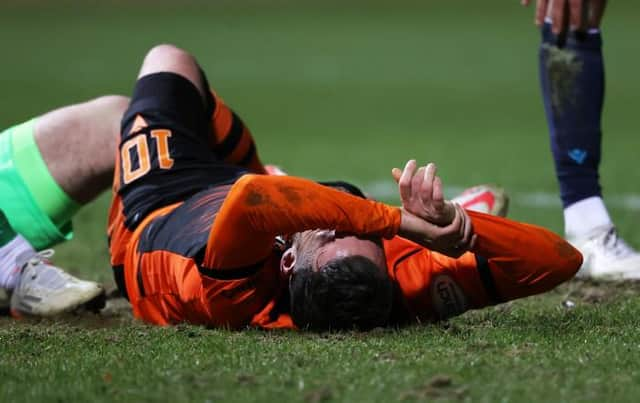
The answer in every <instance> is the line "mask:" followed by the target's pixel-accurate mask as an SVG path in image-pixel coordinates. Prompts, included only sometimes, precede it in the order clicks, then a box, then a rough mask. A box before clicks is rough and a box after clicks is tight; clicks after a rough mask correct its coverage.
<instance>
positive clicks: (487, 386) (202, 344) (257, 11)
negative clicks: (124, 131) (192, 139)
mask: <svg viewBox="0 0 640 403" xmlns="http://www.w3.org/2000/svg"><path fill="white" fill-rule="evenodd" d="M130 3H133V4H130ZM517 3H518V2H516V1H502V0H501V1H497V0H492V1H482V2H471V1H467V2H453V1H447V2H445V1H428V2H426V1H425V2H419V1H407V0H402V1H394V2H387V1H382V0H374V1H365V0H357V1H349V2H339V1H335V0H330V1H325V2H311V1H293V0H276V1H273V2H261V1H258V0H251V1H242V2H238V1H236V2H234V1H230V0H223V1H222V0H221V1H216V2H205V1H201V2H195V1H193V0H191V1H188V2H180V3H178V2H176V3H175V4H174V3H168V2H160V3H158V2H151V1H139V2H124V1H107V2H104V1H103V2H97V1H90V2H71V1H60V2H44V1H27V2H22V1H17V0H10V1H4V2H1V3H0V49H1V50H2V57H1V58H0V127H2V128H5V127H8V126H9V125H11V124H14V123H18V122H22V121H24V120H26V119H28V118H30V117H32V116H34V115H38V114H40V113H43V112H45V111H47V110H50V109H52V108H55V107H58V106H62V105H65V104H68V103H72V102H79V101H82V100H86V99H89V98H91V97H95V96H98V95H102V94H107V93H121V94H129V93H130V91H131V88H132V85H133V83H134V79H135V76H136V74H137V69H138V67H139V65H140V62H141V61H142V57H143V55H144V52H145V51H146V50H147V49H148V48H150V47H151V46H152V45H154V44H157V43H162V42H171V43H175V44H177V45H179V46H182V47H184V48H186V49H188V50H190V51H191V52H193V53H194V54H196V55H197V56H198V57H199V60H200V61H201V64H202V65H203V67H204V68H205V70H206V71H207V72H208V74H209V77H210V81H211V83H212V85H213V86H214V87H216V89H217V90H218V92H219V93H220V94H221V95H222V96H224V98H225V99H226V100H227V101H228V103H229V104H231V105H232V106H233V107H234V108H235V109H236V110H237V111H239V113H240V114H241V115H242V116H243V118H244V119H245V120H246V121H247V123H248V124H249V126H250V127H251V128H252V130H253V131H254V133H255V136H256V139H257V142H258V147H259V149H260V153H261V155H262V158H263V160H265V161H269V162H273V163H278V164H281V165H282V166H284V167H285V168H286V169H288V170H289V171H290V172H292V173H295V174H299V175H303V176H309V177H312V178H316V179H336V178H342V179H348V180H351V181H353V182H355V183H357V184H360V185H362V186H363V187H364V188H367V187H369V188H373V189H374V190H375V191H374V193H376V194H378V195H380V196H381V197H383V198H385V199H386V200H388V201H390V202H394V201H396V199H395V198H394V197H392V196H390V195H392V194H393V184H392V182H391V181H390V176H389V171H390V169H391V168H392V167H393V166H398V165H400V164H402V163H403V162H404V161H406V159H408V158H417V159H418V160H419V161H421V162H427V161H435V162H437V163H438V164H439V168H440V173H441V175H442V177H443V181H444V183H445V186H447V185H448V186H450V187H451V188H453V189H460V188H463V187H465V186H470V185H473V184H476V183H481V182H495V183H499V184H501V185H503V186H504V187H506V188H507V189H508V190H509V191H510V192H511V193H512V194H513V195H514V198H513V203H512V214H511V216H512V217H515V218H517V219H520V220H524V221H528V222H533V223H536V224H540V225H544V226H547V227H549V228H551V229H553V230H554V231H556V232H561V231H562V221H561V220H562V215H561V209H560V204H559V201H557V198H556V197H555V195H556V193H557V184H556V181H555V177H554V173H553V166H552V160H551V156H550V153H549V145H548V140H547V134H546V127H545V122H544V116H543V111H542V104H541V101H540V94H539V89H538V82H537V47H538V44H539V39H538V38H539V35H538V32H537V30H536V29H535V28H534V27H533V25H532V19H533V17H532V15H533V14H532V12H533V10H527V9H523V8H521V7H520V6H519V5H518V4H517ZM639 11H640V8H639V7H638V6H637V5H635V4H633V2H623V1H613V2H610V4H609V9H608V14H607V16H606V18H605V24H604V31H605V37H604V39H605V56H606V70H607V97H606V106H605V118H604V132H605V133H604V148H603V165H602V170H601V179H602V183H603V186H604V192H605V197H608V198H610V199H611V201H612V208H611V213H612V215H613V217H614V220H615V221H616V223H617V224H618V225H619V229H620V231H621V232H622V234H623V236H624V237H625V238H626V239H628V240H629V241H630V242H631V243H632V244H633V245H635V246H636V247H640V231H638V224H639V223H640V220H639V218H638V214H639V208H640V206H639V203H638V200H639V199H640V187H639V183H640V169H639V168H638V164H637V161H638V157H637V155H638V150H640V136H639V135H638V134H640V130H639V126H638V124H637V116H638V113H637V110H638V104H639V103H640V95H639V94H640V79H639V78H638V73H637V72H638V71H639V70H640V57H639V56H638V49H639V45H638V40H639V39H640V26H639V25H638V24H637V15H638V12H639ZM389 189H391V190H389ZM0 197H2V196H1V195H0ZM108 201H109V200H108V195H105V196H104V197H102V198H100V199H99V200H97V201H96V202H95V203H93V204H91V205H90V206H88V207H86V208H84V209H83V210H82V211H81V212H80V214H79V215H78V218H77V220H76V221H75V223H74V224H75V229H76V233H75V235H76V236H75V239H74V240H73V241H71V242H69V243H68V244H65V245H61V246H60V247H58V248H57V255H56V258H57V260H56V261H57V262H58V263H59V264H60V265H62V266H64V267H67V268H68V269H69V270H70V271H71V272H73V273H74V274H76V275H79V276H83V277H85V278H91V279H96V280H99V281H102V282H104V283H105V284H107V285H109V286H111V287H112V286H113V282H112V280H111V274H110V270H109V267H108V260H107V251H106V239H105V238H106V236H105V221H106V209H107V206H108ZM639 295H640V286H638V285H634V284H625V285H602V284H585V283H579V282H572V283H570V284H568V285H564V286H562V287H561V288H560V289H559V290H556V291H554V292H552V293H550V294H548V295H545V296H540V297H536V298H531V299H528V300H524V301H517V302H514V303H510V304H507V305H504V306H501V307H497V308H493V309H487V310H483V311H479V312H470V313H467V314H465V315H463V316H462V317H459V318H455V319H453V320H451V321H449V322H448V323H446V324H438V325H426V326H420V327H415V328H410V329H403V330H399V331H375V332H372V333H370V334H357V333H354V334H337V335H308V334H298V333H291V332H284V333H281V332H275V333H268V332H260V331H249V332H229V331H221V330H207V329H203V328H199V327H193V326H178V327H174V328H154V327H149V326H146V325H144V324H141V323H139V322H136V321H133V320H132V319H131V318H130V316H129V315H127V314H126V313H123V312H126V309H125V310H124V311H122V310H115V311H113V312H112V313H110V314H105V315H103V316H102V317H93V316H86V315H82V316H72V317H68V318H64V319H61V320H55V321H48V320H42V321H19V322H17V321H14V320H11V319H7V318H0V401H2V402H26V401H65V402H66V401H172V402H187V401H198V402H207V401H210V402H215V401H238V402H251V401H255V402H264V401H277V400H283V401H300V402H320V401H345V402H355V401H363V402H369V401H379V402H387V401H425V400H426V401H431V400H438V401H486V402H497V401H505V402H508V401H513V402H522V401H567V402H574V401H594V402H596V401H597V402H600V401H616V402H618V401H629V402H631V401H637V396H639V395H640V369H639V368H640V337H639V336H640V325H639V323H640V319H639V314H640V297H639ZM567 299H568V300H571V301H573V302H574V303H575V307H574V308H572V309H567V308H565V307H563V305H562V302H563V301H565V300H567Z"/></svg>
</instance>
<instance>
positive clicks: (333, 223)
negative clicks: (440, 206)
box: [204, 175, 401, 269]
mask: <svg viewBox="0 0 640 403" xmlns="http://www.w3.org/2000/svg"><path fill="white" fill-rule="evenodd" d="M400 220H401V216H400V210H399V209H398V208H396V207H390V206H387V205H385V204H382V203H379V202H375V201H371V200H365V199H362V198H359V197H356V196H352V195H350V194H347V193H345V192H341V191H339V190H335V189H332V188H329V187H326V186H322V185H319V184H317V183H315V182H313V181H310V180H307V179H302V178H296V177H291V176H266V175H245V176H243V177H242V178H240V179H239V180H238V181H237V182H236V183H235V184H234V185H233V187H232V188H231V190H230V192H229V195H228V196H227V198H226V200H225V201H224V203H223V205H222V207H221V208H220V212H219V213H218V215H217V217H216V219H215V222H214V224H213V226H212V228H211V232H210V235H209V243H208V245H207V249H206V253H205V259H204V264H205V266H206V267H208V268H213V269H217V268H234V267H240V266H245V265H250V264H254V263H256V262H258V261H260V260H261V259H264V258H266V257H267V256H268V255H269V254H270V252H271V249H272V247H273V238H274V236H276V235H279V234H291V233H294V232H299V231H304V230H308V229H318V228H322V229H324V228H331V229H335V230H336V231H339V232H346V233H354V234H360V235H376V236H382V237H385V238H390V237H392V236H394V235H395V234H396V233H397V232H398V229H399V227H400Z"/></svg>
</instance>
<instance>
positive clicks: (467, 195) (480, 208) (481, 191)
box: [451, 184, 509, 217]
mask: <svg viewBox="0 0 640 403" xmlns="http://www.w3.org/2000/svg"><path fill="white" fill-rule="evenodd" d="M451 201H452V202H454V203H458V204H459V205H461V206H462V207H463V208H464V209H465V210H471V211H477V212H480V213H485V214H491V215H495V216H499V217H506V216H507V211H508V210H509V197H508V196H507V193H506V192H505V190H504V189H502V188H501V187H498V186H495V185H490V184H486V185H478V186H474V187H471V188H469V189H466V190H465V191H464V192H462V193H461V194H460V195H459V196H456V197H454V198H453V199H451Z"/></svg>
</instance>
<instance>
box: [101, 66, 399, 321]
mask: <svg viewBox="0 0 640 403" xmlns="http://www.w3.org/2000/svg"><path fill="white" fill-rule="evenodd" d="M216 104H217V105H218V109H214V108H213V107H210V106H211V103H207V102H203V100H202V97H201V96H200V94H199V92H198V90H197V89H196V88H195V86H194V85H193V84H192V83H191V82H189V81H188V80H186V79H184V78H183V77H180V76H178V75H175V74H171V73H158V74H152V75H149V76H145V77H143V78H141V79H140V80H139V81H138V83H137V84H136V89H135V91H134V96H133V98H132V102H131V105H130V108H129V110H128V111H127V112H126V113H125V117H124V119H123V124H122V141H121V143H120V148H119V151H118V154H117V167H116V172H115V176H114V198H113V202H112V206H111V212H110V216H109V236H110V251H111V261H112V265H113V266H114V269H115V271H116V273H118V272H121V273H123V275H122V276H121V277H122V278H123V279H122V278H121V281H120V282H119V283H120V285H121V286H123V287H124V289H125V290H126V294H127V295H128V297H129V300H130V302H131V304H132V306H133V312H134V315H135V316H137V317H140V318H142V319H144V320H147V321H149V322H151V323H156V324H163V325H166V324H170V323H177V322H185V321H186V322H190V323H198V324H204V325H209V326H227V327H234V328H236V327H241V326H245V325H249V324H255V325H258V326H264V327H270V326H274V325H275V324H274V320H273V318H272V317H271V314H270V313H267V311H268V310H269V309H270V307H275V306H276V302H277V300H278V296H279V295H280V293H281V292H282V288H283V284H282V281H281V278H280V274H279V264H278V263H279V259H278V258H279V255H278V254H275V253H274V252H273V243H274V238H275V236H276V235H279V234H291V233H294V232H298V231H302V230H306V229H315V228H336V229H337V230H338V231H342V232H354V233H360V234H363V235H378V236H386V237H391V236H393V235H395V233H396V232H397V231H398V228H399V225H400V211H399V210H398V209H397V208H392V207H389V206H386V205H383V204H381V203H377V202H373V201H368V200H363V199H361V198H357V197H353V196H351V195H348V194H345V193H344V192H341V191H338V190H334V189H331V188H328V187H326V186H322V185H319V184H317V183H314V182H312V181H309V180H306V179H301V178H294V177H273V176H266V175H256V174H247V170H246V169H245V168H244V167H239V166H237V165H231V162H233V160H235V159H240V161H235V162H233V163H243V162H244V163H246V164H247V168H249V169H251V170H252V171H257V172H259V171H260V169H259V167H258V166H257V165H256V164H259V161H257V160H256V154H255V150H252V148H251V143H252V141H249V142H247V140H244V141H243V140H242V139H243V138H244V139H248V138H250V137H248V132H246V130H242V131H241V132H240V133H241V136H240V138H239V141H235V140H229V138H230V137H229V136H232V133H231V132H233V131H234V130H235V131H238V129H234V125H236V126H237V125H238V123H234V122H238V120H237V118H236V117H234V116H235V115H234V114H233V113H231V112H224V113H223V112H220V111H223V109H219V108H220V105H221V103H219V102H218V103H216ZM207 105H209V106H207ZM215 110H218V111H219V112H218V115H217V116H218V120H219V121H218V120H216V118H215V116H216V113H215ZM212 111H213V112H212ZM212 113H213V116H214V118H213V123H212V117H211V114H212ZM225 116H226V118H225ZM225 119H226V121H227V122H228V124H226V125H225V124H223V123H222V121H223V120H225ZM225 133H226V135H225ZM212 137H213V138H214V139H213V140H212ZM232 143H236V146H237V147H240V148H242V147H245V148H246V150H245V151H243V152H236V151H230V147H231V146H230V145H231V144H232ZM225 144H227V145H225ZM247 147H248V148H247ZM242 155H244V157H242ZM247 156H248V157H247ZM278 321H279V323H280V324H282V323H285V324H287V323H286V322H287V318H286V316H283V317H282V318H280V319H278V320H276V321H275V322H278ZM278 326H279V325H278Z"/></svg>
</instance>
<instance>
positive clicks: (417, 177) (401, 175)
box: [391, 160, 456, 226]
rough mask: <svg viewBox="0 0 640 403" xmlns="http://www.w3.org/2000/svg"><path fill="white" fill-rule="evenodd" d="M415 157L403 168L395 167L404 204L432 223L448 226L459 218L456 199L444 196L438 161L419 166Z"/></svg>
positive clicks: (396, 178)
mask: <svg viewBox="0 0 640 403" xmlns="http://www.w3.org/2000/svg"><path fill="white" fill-rule="evenodd" d="M416 167H417V164H416V161H415V160H409V161H408V162H407V164H406V165H405V167H404V170H403V171H400V169H399V168H393V169H392V170H391V175H392V176H393V178H394V180H395V181H396V182H397V183H398V190H399V192H400V200H401V201H402V208H404V209H405V210H407V211H408V212H410V213H411V214H414V215H416V216H418V217H420V218H422V219H424V220H426V221H428V222H430V223H432V224H437V225H440V226H445V225H448V224H450V223H451V222H452V221H453V219H454V218H455V215H456V213H455V207H454V205H453V203H451V202H449V201H447V200H445V199H444V194H443V192H442V181H441V180H440V177H439V176H438V175H437V171H438V168H437V167H436V165H435V164H434V163H429V164H427V166H426V167H420V168H418V169H417V170H416Z"/></svg>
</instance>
